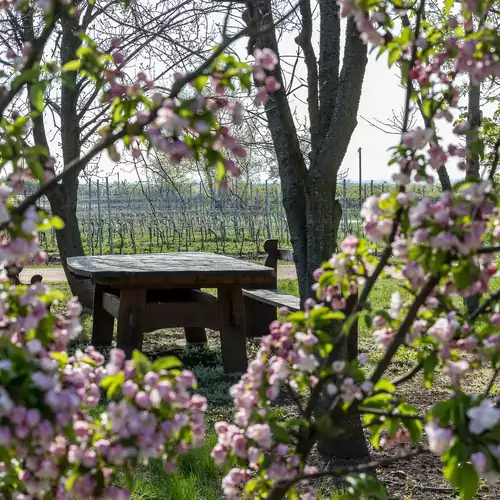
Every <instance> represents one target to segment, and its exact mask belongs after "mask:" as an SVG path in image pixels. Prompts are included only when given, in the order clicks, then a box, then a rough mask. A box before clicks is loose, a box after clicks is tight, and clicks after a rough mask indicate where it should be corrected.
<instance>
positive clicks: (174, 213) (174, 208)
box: [27, 179, 439, 257]
mask: <svg viewBox="0 0 500 500" xmlns="http://www.w3.org/2000/svg"><path fill="white" fill-rule="evenodd" d="M393 189H395V186H394V185H391V184H388V183H376V182H374V181H370V182H367V183H364V184H361V185H358V184H353V183H349V182H347V181H345V180H344V181H343V182H342V184H341V185H340V186H339V188H338V189H337V198H338V199H339V201H341V203H342V221H341V225H340V229H339V238H343V237H345V236H346V235H347V234H350V233H353V234H357V235H362V234H363V227H362V220H361V216H360V207H361V206H362V204H363V202H364V200H365V199H366V198H367V197H368V196H370V195H380V194H381V193H383V192H387V191H391V190H393ZM416 190H417V191H416V195H417V197H419V198H420V197H423V196H431V197H433V198H434V197H439V192H437V191H436V190H435V188H434V189H433V188H429V187H428V188H425V187H423V186H418V187H417V188H416ZM27 194H30V193H27ZM40 206H41V207H42V208H44V209H45V210H46V211H47V212H49V213H50V205H49V203H48V200H47V199H44V198H42V199H41V200H40ZM77 216H78V224H79V229H80V233H81V236H82V240H83V242H84V246H85V250H86V252H87V254H89V255H104V254H131V253H157V252H169V251H206V252H217V253H226V254H233V255H239V256H247V257H251V256H256V255H260V254H261V253H262V252H263V243H264V241H265V240H266V239H268V238H276V239H278V240H279V242H280V246H282V247H290V246H291V243H290V234H289V229H288V224H287V221H286V216H285V211H284V209H283V205H282V201H281V189H280V185H279V184H277V183H270V182H266V183H250V182H249V183H244V184H242V183H240V184H235V185H234V186H233V188H232V189H231V190H229V191H220V190H206V189H205V188H204V186H202V185H200V184H196V183H192V184H189V185H185V186H183V187H182V188H179V187H176V188H174V187H169V186H158V185H156V184H152V183H150V184H145V183H136V184H127V185H124V184H120V183H113V184H111V183H110V182H109V179H105V180H104V181H103V180H101V181H99V180H97V181H91V182H90V183H88V182H87V183H85V184H81V185H80V187H79V192H78V205H77ZM39 239H40V243H41V246H42V248H43V249H44V250H45V251H46V252H47V253H49V254H57V243H56V236H55V232H54V231H50V232H43V233H40V234H39Z"/></svg>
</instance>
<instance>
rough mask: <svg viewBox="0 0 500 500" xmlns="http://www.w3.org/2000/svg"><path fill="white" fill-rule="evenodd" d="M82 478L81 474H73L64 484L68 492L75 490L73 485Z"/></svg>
mask: <svg viewBox="0 0 500 500" xmlns="http://www.w3.org/2000/svg"><path fill="white" fill-rule="evenodd" d="M79 477H80V474H78V473H77V472H75V473H73V474H72V475H71V476H70V477H69V478H68V479H67V480H66V483H65V484H64V487H65V488H66V491H71V490H72V489H73V485H74V484H75V481H76V480H77V479H78V478H79Z"/></svg>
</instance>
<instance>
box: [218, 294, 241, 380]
mask: <svg viewBox="0 0 500 500" xmlns="http://www.w3.org/2000/svg"><path fill="white" fill-rule="evenodd" d="M218 298H219V301H220V318H221V324H220V339H221V350H222V363H223V365H224V371H226V372H242V371H245V370H246V368H247V345H246V332H245V321H244V316H245V307H244V304H243V295H242V291H241V288H239V287H234V286H233V287H231V286H223V287H220V288H219V289H218Z"/></svg>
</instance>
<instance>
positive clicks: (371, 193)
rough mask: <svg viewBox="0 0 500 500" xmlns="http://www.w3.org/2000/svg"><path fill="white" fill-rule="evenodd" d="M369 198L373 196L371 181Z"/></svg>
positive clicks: (371, 183)
mask: <svg viewBox="0 0 500 500" xmlns="http://www.w3.org/2000/svg"><path fill="white" fill-rule="evenodd" d="M370 196H373V181H370Z"/></svg>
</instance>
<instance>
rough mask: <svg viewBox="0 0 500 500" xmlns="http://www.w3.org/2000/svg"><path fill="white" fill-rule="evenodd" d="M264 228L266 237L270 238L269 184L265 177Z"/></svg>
mask: <svg viewBox="0 0 500 500" xmlns="http://www.w3.org/2000/svg"><path fill="white" fill-rule="evenodd" d="M266 230H267V239H268V240H269V239H271V206H270V204H269V186H268V183H267V179H266Z"/></svg>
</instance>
